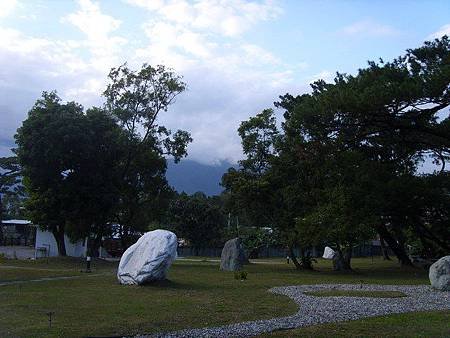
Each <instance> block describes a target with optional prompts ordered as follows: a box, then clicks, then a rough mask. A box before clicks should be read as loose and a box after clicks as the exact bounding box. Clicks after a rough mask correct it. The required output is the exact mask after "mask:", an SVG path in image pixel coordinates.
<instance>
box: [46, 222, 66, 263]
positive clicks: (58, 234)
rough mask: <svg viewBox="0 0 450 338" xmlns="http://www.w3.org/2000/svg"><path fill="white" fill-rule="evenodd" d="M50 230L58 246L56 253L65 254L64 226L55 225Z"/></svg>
mask: <svg viewBox="0 0 450 338" xmlns="http://www.w3.org/2000/svg"><path fill="white" fill-rule="evenodd" d="M52 232H53V236H54V237H55V241H56V245H57V246H58V255H59V256H67V253H66V243H65V242H64V227H61V226H56V228H55V229H54V230H53V231H52ZM49 254H50V253H49Z"/></svg>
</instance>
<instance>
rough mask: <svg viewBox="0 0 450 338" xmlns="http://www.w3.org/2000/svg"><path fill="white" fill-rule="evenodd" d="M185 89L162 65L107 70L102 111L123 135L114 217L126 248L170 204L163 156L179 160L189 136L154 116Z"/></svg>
mask: <svg viewBox="0 0 450 338" xmlns="http://www.w3.org/2000/svg"><path fill="white" fill-rule="evenodd" d="M185 89H186V84H185V83H184V82H183V81H182V79H181V77H180V76H178V75H177V74H175V73H174V72H173V71H172V70H170V69H166V68H165V67H164V66H157V67H152V66H150V65H146V64H144V65H143V66H142V68H141V69H140V70H138V71H133V70H131V69H129V68H128V67H127V65H126V64H124V65H122V66H120V67H118V68H113V69H112V70H111V72H110V73H109V84H108V87H107V89H106V91H105V92H104V96H105V98H106V104H105V109H106V110H107V111H108V112H109V113H110V114H111V115H112V116H114V117H115V119H116V120H117V122H118V124H119V126H120V127H121V128H122V129H123V130H124V131H125V133H126V142H125V152H126V155H125V158H124V165H123V167H122V179H121V187H120V202H121V205H120V207H119V209H118V212H117V213H116V219H115V220H116V222H117V223H119V224H120V235H121V238H122V242H123V245H124V246H127V245H129V244H130V240H131V237H132V235H133V233H134V232H136V231H143V230H145V229H146V228H147V227H148V225H149V224H150V222H151V221H154V220H157V219H160V218H161V217H163V215H164V212H165V209H166V208H167V206H168V202H169V198H170V196H171V193H172V191H171V188H170V187H169V186H168V184H167V180H166V177H165V172H166V167H167V164H166V158H165V156H173V158H174V160H175V162H178V161H179V160H180V159H181V158H182V157H183V156H186V155H187V145H188V143H189V142H191V141H192V138H191V137H190V134H189V133H188V132H186V131H182V130H178V131H176V132H174V133H172V131H171V130H169V129H167V128H166V127H164V126H163V125H160V124H159V121H158V118H159V116H160V114H161V113H164V112H167V110H168V108H169V106H170V105H171V104H172V103H173V102H174V100H175V98H176V97H177V96H178V95H179V94H180V93H182V92H183V91H184V90H185Z"/></svg>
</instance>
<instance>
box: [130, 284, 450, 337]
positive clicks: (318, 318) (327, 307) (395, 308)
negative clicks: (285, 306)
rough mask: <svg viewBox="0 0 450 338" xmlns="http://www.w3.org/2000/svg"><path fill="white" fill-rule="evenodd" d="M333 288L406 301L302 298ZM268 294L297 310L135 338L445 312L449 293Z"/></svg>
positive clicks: (294, 289) (291, 290)
mask: <svg viewBox="0 0 450 338" xmlns="http://www.w3.org/2000/svg"><path fill="white" fill-rule="evenodd" d="M330 288H335V289H339V290H365V291H375V290H379V291H400V292H403V293H404V294H406V295H407V297H400V298H369V297H316V296H308V295H305V294H304V292H305V291H315V290H322V289H330ZM269 291H270V292H273V293H276V294H281V295H286V296H288V297H290V298H292V299H293V300H294V301H295V302H296V303H297V305H298V306H299V309H298V311H297V313H295V314H294V315H292V316H288V317H280V318H273V319H268V320H255V321H250V322H243V323H238V324H231V325H225V326H219V327H211V328H201V329H186V330H180V331H175V332H167V333H160V334H155V335H141V336H138V337H142V338H144V337H146V338H148V337H249V336H254V335H258V334H261V333H264V332H271V331H275V330H283V329H294V328H299V327H304V326H309V325H315V324H321V323H329V322H340V321H346V320H355V319H360V318H365V317H373V316H382V315H389V314H393V313H403V312H414V311H431V310H448V309H450V292H443V291H436V290H433V289H432V288H431V287H430V286H427V285H418V286H406V285H367V284H363V285H359V284H356V285H355V284H320V285H300V286H286V287H276V288H272V289H270V290H269Z"/></svg>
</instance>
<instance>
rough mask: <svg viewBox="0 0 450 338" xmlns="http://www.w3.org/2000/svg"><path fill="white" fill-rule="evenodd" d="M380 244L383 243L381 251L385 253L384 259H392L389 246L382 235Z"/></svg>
mask: <svg viewBox="0 0 450 338" xmlns="http://www.w3.org/2000/svg"><path fill="white" fill-rule="evenodd" d="M380 245H381V253H382V254H383V260H386V261H390V260H391V257H389V253H388V248H387V247H386V243H385V242H384V239H383V237H381V236H380Z"/></svg>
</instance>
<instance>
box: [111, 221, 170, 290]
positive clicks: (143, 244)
mask: <svg viewBox="0 0 450 338" xmlns="http://www.w3.org/2000/svg"><path fill="white" fill-rule="evenodd" d="M177 244H178V242H177V236H176V235H175V234H174V233H173V232H170V231H167V230H154V231H150V232H146V233H145V234H144V235H143V236H142V237H141V238H139V240H138V241H137V242H136V243H134V244H133V245H132V246H130V247H129V248H128V249H127V250H126V251H125V252H124V254H123V255H122V258H120V263H119V268H118V270H117V278H118V279H119V282H120V284H127V285H130V284H138V285H141V284H145V283H149V282H152V281H158V280H164V279H165V278H166V275H167V272H168V270H169V267H170V265H171V264H172V262H173V261H174V260H175V259H176V258H177Z"/></svg>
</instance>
